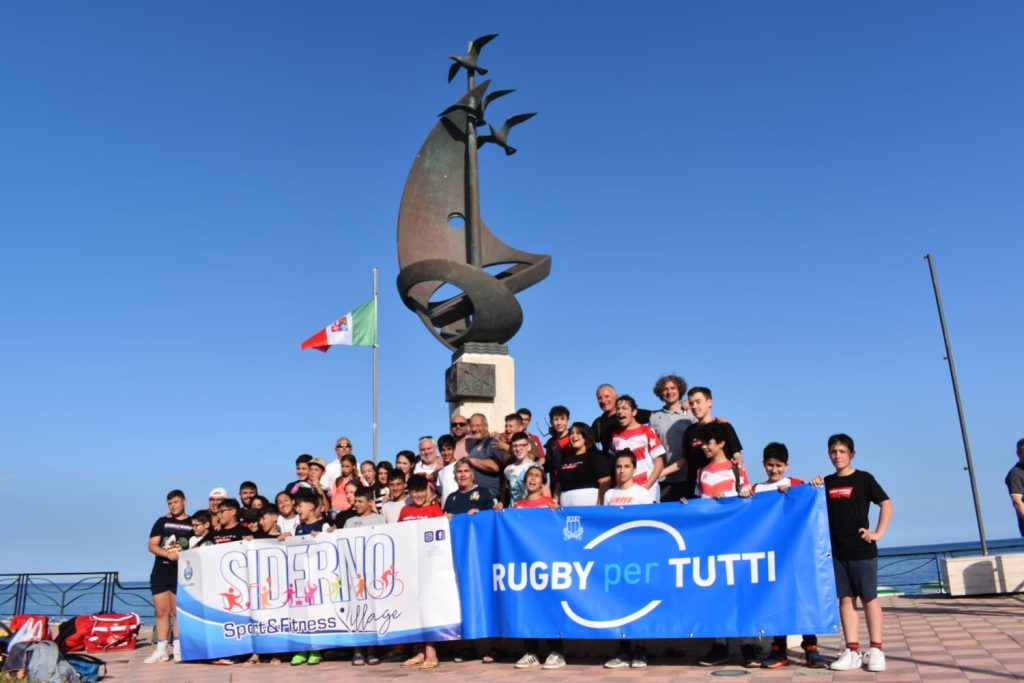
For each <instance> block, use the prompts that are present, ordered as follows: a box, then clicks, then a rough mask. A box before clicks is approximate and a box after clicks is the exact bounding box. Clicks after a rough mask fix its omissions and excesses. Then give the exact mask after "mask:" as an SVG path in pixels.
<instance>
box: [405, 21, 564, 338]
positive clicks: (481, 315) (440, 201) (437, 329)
mask: <svg viewBox="0 0 1024 683" xmlns="http://www.w3.org/2000/svg"><path fill="white" fill-rule="evenodd" d="M494 37H495V36H494V35H491V36H483V37H481V38H477V39H476V40H474V41H473V42H472V43H470V49H469V53H468V54H467V55H465V56H462V57H456V56H453V57H451V59H452V60H453V62H454V63H453V64H452V66H451V71H450V72H449V79H448V80H449V81H450V80H451V79H452V78H454V76H455V75H456V74H457V73H458V71H459V70H461V69H465V70H466V72H467V75H468V78H467V80H468V86H467V92H466V94H465V95H464V96H463V97H462V98H460V99H459V100H458V102H456V103H455V104H453V105H452V106H451V107H449V108H448V109H446V110H445V111H444V112H443V113H442V114H441V117H440V119H439V121H438V122H437V124H436V125H435V126H434V128H433V130H431V131H430V134H429V135H428V136H427V139H426V141H425V142H424V143H423V146H422V147H421V148H420V151H419V154H417V155H416V160H415V161H414V162H413V165H412V170H410V171H409V177H408V179H407V180H406V183H405V191H404V192H403V193H402V204H401V207H400V209H399V213H398V264H399V267H400V268H401V271H400V272H399V274H398V292H399V294H400V295H401V297H402V301H404V302H405V305H406V306H408V307H409V308H410V309H411V310H412V311H413V312H415V313H416V314H417V315H418V316H419V317H420V319H421V320H422V321H423V324H424V325H425V326H426V327H427V329H428V330H430V332H431V334H433V335H434V336H435V337H436V338H437V339H438V340H439V341H440V342H441V343H442V344H444V345H445V346H447V347H448V348H449V349H452V350H456V349H458V348H459V347H461V346H462V345H464V344H465V343H467V342H490V343H497V344H504V343H505V342H507V341H508V340H509V339H511V338H512V336H513V335H515V333H516V332H517V331H518V330H519V327H520V326H521V325H522V323H523V311H522V308H520V306H519V302H518V301H516V298H515V294H516V292H520V291H522V290H524V289H526V288H527V287H529V286H530V285H533V284H536V283H537V282H539V281H541V280H543V279H544V278H545V277H547V275H548V273H549V272H550V271H551V257H550V256H546V255H541V254H529V253H527V252H524V251H520V250H518V249H515V248H513V247H511V246H509V245H507V244H505V243H504V242H502V241H501V240H499V239H498V238H497V237H495V236H494V234H492V233H491V231H490V230H489V229H488V228H487V225H486V224H485V223H484V222H483V219H482V218H481V217H480V202H479V196H480V192H479V178H478V174H477V163H476V158H477V148H478V146H480V145H483V144H485V143H487V142H492V143H494V144H495V146H499V147H501V148H503V149H504V150H505V154H506V155H510V154H514V153H515V151H516V150H515V148H514V147H510V146H509V145H508V134H509V130H510V129H511V128H512V127H513V126H515V125H517V124H519V123H521V122H522V121H525V120H526V119H528V118H530V117H531V116H533V114H519V115H517V116H512V117H510V118H509V119H508V120H506V121H505V124H504V125H503V126H502V127H501V128H495V127H494V126H493V125H492V126H491V131H490V135H485V136H480V137H478V136H477V130H476V129H477V126H478V125H485V124H484V117H485V114H486V109H487V107H488V106H489V105H490V103H491V102H492V101H493V100H495V99H497V98H498V97H501V96H503V95H507V94H508V93H509V92H512V91H510V90H504V91H502V90H499V91H495V92H493V93H491V95H490V96H487V95H486V92H487V88H488V86H489V85H490V81H484V82H483V83H480V84H479V85H476V84H475V75H476V74H477V73H486V70H485V69H482V68H480V66H479V65H478V64H477V60H478V57H479V54H480V48H481V47H483V45H485V44H486V43H488V42H490V40H492V39H493V38H494ZM486 269H490V271H488V270H486ZM495 270H497V272H495ZM446 284H447V285H452V286H453V287H454V288H455V289H457V290H459V292H458V293H457V294H453V295H451V296H448V297H446V298H442V299H440V300H436V301H433V300H431V297H433V296H434V295H435V293H437V292H438V290H439V289H441V287H443V286H444V285H446Z"/></svg>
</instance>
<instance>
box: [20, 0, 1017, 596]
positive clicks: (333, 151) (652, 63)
mask: <svg viewBox="0 0 1024 683" xmlns="http://www.w3.org/2000/svg"><path fill="white" fill-rule="evenodd" d="M583 8H585V11H581V10H583ZM492 32H498V33H500V34H501V37H500V38H499V39H497V40H496V41H494V42H492V43H491V44H490V45H488V46H487V47H486V48H485V50H484V53H483V58H482V61H481V63H482V64H484V65H485V66H487V67H488V68H490V69H491V73H490V74H488V76H489V77H493V79H494V85H493V86H492V88H499V87H501V88H509V87H511V88H517V89H518V92H517V93H515V94H514V95H512V96H509V97H506V98H504V99H502V100H500V101H498V102H496V103H495V105H494V107H493V110H492V117H493V118H495V119H498V120H500V119H501V118H502V117H504V116H508V115H511V114H515V113H520V112H529V111H537V112H539V114H538V116H536V117H535V118H534V119H532V120H531V121H529V122H527V123H526V124H523V125H522V126H520V127H518V128H516V129H515V131H514V133H513V139H512V142H513V144H514V145H515V146H516V147H518V148H519V153H518V154H517V155H516V156H514V157H510V158H506V157H505V156H504V155H503V154H501V152H500V150H498V149H496V148H494V147H492V146H488V147H485V148H484V149H483V150H481V154H480V165H481V169H480V173H481V184H482V191H481V192H482V213H483V216H484V218H485V220H486V221H487V223H488V224H489V226H490V227H491V229H492V230H493V231H494V232H495V233H496V234H497V235H498V237H499V238H501V239H503V240H505V241H506V242H508V243H510V244H512V245H513V246H515V247H517V248H519V249H523V250H526V251H531V252H536V253H546V254H551V255H552V259H553V266H552V272H551V276H550V277H549V278H548V279H547V280H545V281H543V282H542V283H540V284H539V285H537V286H535V287H533V288H531V289H530V290H528V291H527V292H525V293H524V294H522V295H521V296H520V300H521V302H522V304H523V308H524V311H525V324H524V325H523V328H522V330H521V331H520V332H519V334H518V335H517V336H516V337H515V338H514V339H513V340H512V342H511V344H510V348H511V352H512V355H513V356H514V357H515V361H516V368H517V399H516V400H517V403H518V404H520V405H524V406H529V407H530V408H532V409H533V410H534V412H535V413H537V414H539V415H545V414H546V413H547V409H548V408H549V407H550V406H551V405H553V404H555V403H564V404H566V405H568V406H569V408H570V409H571V410H572V413H573V417H578V418H582V419H584V420H585V421H587V422H589V421H590V420H592V419H593V418H594V417H595V416H596V414H597V412H598V411H597V408H596V405H595V402H594V398H593V393H594V389H595V387H596V386H597V385H598V384H599V383H601V382H611V383H613V384H615V385H616V386H617V387H618V388H619V389H620V390H621V391H623V392H629V393H631V394H633V395H634V396H636V397H637V398H638V399H640V401H641V404H642V405H646V406H649V407H655V406H656V405H657V401H656V400H655V398H654V396H653V395H652V393H651V387H652V385H653V383H654V381H655V379H656V378H657V377H658V376H659V375H660V374H662V373H665V372H676V373H680V374H682V375H683V376H684V377H685V378H686V380H687V381H688V382H689V383H690V384H691V385H694V384H704V385H708V386H710V387H712V389H713V390H714V393H715V410H716V412H717V413H718V414H721V415H725V416H727V417H728V418H729V419H730V420H731V421H732V423H733V424H734V425H735V427H736V428H737V431H738V433H739V436H740V438H741V440H742V441H743V443H744V446H745V448H744V450H745V452H746V454H747V458H748V461H750V462H752V463H754V464H755V467H754V469H753V472H754V473H755V474H758V473H759V466H758V465H757V463H758V462H759V461H760V451H761V448H762V447H763V446H764V444H765V443H766V442H768V441H771V440H782V441H785V442H786V443H787V444H789V446H790V450H791V453H792V462H793V464H792V468H791V473H793V474H795V475H797V476H804V477H807V476H811V475H814V474H819V473H826V472H827V471H828V466H829V463H828V459H827V456H826V452H825V451H826V449H825V441H826V439H827V437H828V435H829V434H831V433H833V432H837V431H845V432H848V433H850V434H851V435H853V436H854V438H855V439H856V441H857V452H858V454H857V457H856V459H855V461H854V464H855V466H858V467H860V468H862V469H865V470H868V471H870V472H872V473H873V474H875V475H876V476H877V478H878V479H879V481H880V482H881V483H882V485H883V486H884V487H885V488H886V489H887V491H888V493H889V494H890V496H891V497H892V499H893V501H894V505H895V515H894V519H893V523H892V526H891V527H890V532H889V534H888V535H887V536H886V538H885V539H884V541H883V545H889V546H896V545H910V544H918V543H933V542H942V541H962V540H971V539H975V538H977V530H976V525H975V519H974V513H973V508H972V504H971V497H970V490H969V487H968V479H967V475H966V473H965V472H964V471H963V466H964V456H963V449H962V445H961V441H960V433H959V429H958V425H957V417H956V410H955V406H954V403H953V397H952V391H951V389H950V382H949V374H948V370H947V367H946V365H945V364H944V362H943V360H942V357H943V347H942V337H941V335H940V331H939V323H938V318H937V315H936V311H935V304H934V301H933V297H932V290H931V283H930V280H929V277H928V269H927V265H926V263H925V261H924V260H923V258H922V257H923V255H924V254H925V253H926V252H931V253H933V254H934V255H935V258H936V263H937V267H938V274H939V277H940V283H941V287H942V294H943V296H944V302H945V306H946V313H947V317H948V322H949V325H950V330H951V336H952V342H953V345H954V352H955V354H956V361H957V363H958V370H959V373H960V382H961V390H962V394H963V399H964V402H965V405H966V410H967V420H968V426H969V429H970V436H971V441H972V446H973V450H974V457H975V464H976V468H977V473H978V477H979V480H980V490H981V497H982V501H983V508H984V513H985V520H986V524H987V527H988V532H989V536H990V537H992V538H1003V537H1010V536H1014V535H1016V526H1015V524H1014V517H1013V511H1012V509H1011V508H1010V505H1009V500H1008V497H1007V495H1006V492H1005V489H1004V487H1003V484H1002V481H1003V477H1004V475H1005V474H1006V471H1007V470H1008V469H1009V468H1010V467H1011V466H1012V464H1013V463H1014V462H1015V456H1014V453H1013V448H1014V443H1015V441H1016V440H1017V439H1018V438H1020V437H1024V424H1022V422H1021V409H1022V408H1024V401H1022V398H1021V386H1022V384H1024V381H1022V380H1024V370H1022V362H1021V360H1022V359H1021V340H1022V338H1024V322H1022V317H1021V307H1022V306H1021V305H1022V301H1024V285H1022V280H1021V277H1020V273H1021V267H1020V255H1021V252H1022V247H1024V231H1022V229H1021V228H1022V225H1021V224H1022V216H1024V192H1022V187H1024V173H1022V170H1024V169H1022V164H1024V161H1022V160H1024V134H1022V124H1021V122H1022V121H1024V90H1022V89H1021V87H1020V74H1021V73H1022V72H1024V42H1022V41H1021V38H1020V37H1021V35H1022V32H1024V6H1022V5H1021V4H1020V3H1017V2H1009V1H1007V2H967V1H962V2H934V1H928V2H913V1H907V2H899V3H889V2H828V3H823V2H811V1H806V2H771V3H766V2H699V3H698V2H671V3H670V2H661V3H654V2H642V3H629V4H627V3H608V2H592V3H586V4H585V5H563V4H561V3H550V2H522V3H513V4H507V3H506V4H504V5H501V4H499V5H493V4H492V5H486V4H479V3H477V4H469V5H449V6H445V8H444V9H442V8H441V6H440V5H437V4H436V3H420V2H408V3H352V2H344V3H342V2H291V3H280V2H216V3H211V2H176V3H126V2H89V3H85V2H67V3H51V2H29V1H27V0H26V1H21V2H18V1H12V2H5V3H2V5H0V90H2V96H0V230H2V234H3V241H2V244H3V248H2V250H0V292H2V294H0V321H2V322H0V325H2V328H0V329H2V334H0V463H2V471H0V500H2V501H3V506H4V509H5V511H6V514H5V516H6V519H7V524H6V525H5V527H6V532H5V543H4V552H3V560H2V562H0V572H4V571H6V572H11V571H58V570H66V571H70V570H108V569H110V570H120V571H121V572H122V574H123V575H125V576H127V577H128V578H145V577H146V576H147V575H148V572H149V567H150V564H151V558H150V557H149V556H148V554H147V553H146V539H147V535H148V532H149V528H150V526H151V524H152V523H153V520H154V519H156V517H158V516H159V515H161V514H163V513H164V512H165V511H166V508H165V505H164V497H165V494H166V492H167V491H168V490H169V489H171V488H179V487H180V488H182V489H184V490H185V491H186V492H187V494H188V496H189V498H190V499H191V504H190V509H195V508H197V507H199V506H203V505H205V499H206V496H207V494H208V493H209V490H210V489H211V488H212V487H214V486H226V487H228V488H229V489H230V490H237V487H238V484H239V482H241V481H242V480H243V479H254V480H255V481H257V482H258V483H259V485H260V488H261V490H262V491H263V492H265V493H267V494H271V495H272V494H273V493H274V492H275V491H276V490H278V489H279V488H280V487H281V486H282V485H283V484H284V483H285V482H287V481H289V480H291V479H292V478H293V477H292V474H293V470H294V468H293V462H294V458H295V457H296V456H297V455H298V454H300V453H303V452H309V453H313V454H315V455H317V456H320V457H323V458H330V457H333V453H332V446H333V444H334V440H335V438H336V437H337V436H338V435H341V434H344V435H347V436H350V437H351V438H352V439H353V440H354V441H355V444H356V454H357V455H358V456H360V458H361V459H362V458H368V457H369V456H370V454H371V448H370V441H371V439H370V407H371V401H370V368H371V362H370V358H371V356H370V350H369V349H366V348H339V349H334V350H332V351H331V352H330V353H329V354H327V355H323V354H320V353H317V352H313V351H305V352H300V351H299V343H300V342H301V341H302V340H303V339H305V338H306V337H307V336H309V335H311V334H312V333H314V332H315V331H316V330H317V329H319V328H321V327H323V326H324V325H325V324H326V323H328V322H329V321H331V320H332V319H334V318H335V317H337V316H338V315H340V314H342V313H344V312H346V311H349V310H351V309H352V308H354V307H355V306H357V305H359V304H361V303H364V302H365V301H366V300H368V299H369V298H370V295H371V268H372V267H374V266H378V267H379V268H380V269H381V304H380V308H381V311H380V326H381V327H380V341H381V350H380V358H381V420H380V429H381V452H382V455H384V456H386V457H389V458H391V457H393V456H394V454H395V453H396V452H397V451H398V450H400V449H403V448H415V444H416V441H415V440H416V437H418V436H420V435H421V434H424V433H435V434H436V433H440V432H443V431H445V429H446V427H447V415H446V406H445V403H444V401H443V398H444V394H443V374H444V370H445V368H446V367H447V365H448V363H449V361H450V356H449V353H448V352H447V351H446V350H445V349H444V348H443V347H442V346H441V345H440V344H438V343H437V342H436V341H434V340H433V338H432V337H430V336H429V334H428V333H427V331H426V330H424V329H423V327H422V325H421V324H420V322H419V320H418V319H417V318H416V317H415V316H414V315H413V314H412V313H410V312H409V311H408V310H406V309H405V308H404V307H403V306H402V304H401V302H400V300H399V298H398V295H397V292H396V288H395V285H394V282H395V277H396V276H397V274H398V267H397V251H396V225H397V214H398V202H399V199H400V196H401V193H402V187H403V184H404V182H405V176H406V174H407V173H408V171H409V168H410V164H411V163H412V160H413V158H414V156H415V154H416V152H417V150H418V148H419V146H420V144H421V143H422V140H423V138H424V137H425V136H426V134H427V132H428V131H429V130H430V128H431V126H433V125H434V123H435V121H436V116H437V114H438V113H439V112H440V111H441V110H442V109H444V108H445V107H446V106H447V105H448V104H450V103H451V102H453V101H455V99H457V98H458V97H459V95H460V93H461V92H462V90H463V88H464V85H463V84H462V82H461V81H462V79H459V81H460V82H458V83H453V84H448V83H447V82H446V74H447V69H448V65H449V64H450V62H449V61H448V59H447V56H448V55H449V54H462V53H463V52H464V51H465V46H466V41H467V40H469V39H471V38H474V37H476V36H479V35H483V34H486V33H492Z"/></svg>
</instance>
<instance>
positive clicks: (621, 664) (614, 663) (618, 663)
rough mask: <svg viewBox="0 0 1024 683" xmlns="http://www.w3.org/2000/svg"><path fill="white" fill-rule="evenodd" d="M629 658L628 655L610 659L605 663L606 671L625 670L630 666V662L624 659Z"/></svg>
mask: <svg viewBox="0 0 1024 683" xmlns="http://www.w3.org/2000/svg"><path fill="white" fill-rule="evenodd" d="M627 656H628V655H619V656H618V657H613V658H611V659H609V660H608V661H607V662H605V663H604V668H606V669H624V668H626V667H628V666H629V660H628V659H624V658H625V657H627Z"/></svg>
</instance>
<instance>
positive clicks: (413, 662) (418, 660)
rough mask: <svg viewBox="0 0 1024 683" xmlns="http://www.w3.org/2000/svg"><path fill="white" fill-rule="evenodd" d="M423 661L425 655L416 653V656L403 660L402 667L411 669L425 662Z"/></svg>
mask: <svg viewBox="0 0 1024 683" xmlns="http://www.w3.org/2000/svg"><path fill="white" fill-rule="evenodd" d="M423 662H424V659H423V655H416V656H415V657H410V658H409V659H407V660H405V661H404V662H402V668H403V669H411V668H412V667H414V666H419V665H421V664H423Z"/></svg>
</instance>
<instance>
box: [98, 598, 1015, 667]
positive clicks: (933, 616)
mask: <svg viewBox="0 0 1024 683" xmlns="http://www.w3.org/2000/svg"><path fill="white" fill-rule="evenodd" d="M882 600H883V605H884V609H885V619H886V621H885V640H884V645H885V650H886V657H887V663H888V669H887V671H886V672H885V673H883V674H872V673H868V672H867V671H866V670H862V671H847V672H834V673H833V672H831V671H828V670H821V669H807V668H804V667H802V666H790V667H787V668H784V669H776V670H773V671H769V670H765V669H753V670H751V669H743V668H740V667H739V666H735V665H734V666H719V667H713V668H710V669H707V668H702V667H699V666H697V665H696V664H695V662H696V660H697V658H698V656H699V655H700V654H702V653H703V652H702V650H703V646H702V645H700V644H698V643H696V642H694V643H684V644H683V647H682V652H681V653H680V652H679V649H678V648H679V645H680V644H679V643H678V642H670V643H666V645H667V646H668V647H675V648H677V649H675V650H674V651H670V652H669V653H667V654H669V655H673V656H662V657H657V656H652V657H651V665H650V666H649V667H648V668H647V669H645V670H630V669H627V670H618V671H610V670H607V669H604V668H602V666H601V663H602V662H603V660H604V658H603V657H599V656H598V655H599V654H601V653H600V651H599V647H600V644H598V643H595V642H591V641H588V642H587V643H584V644H582V648H583V652H584V653H586V651H589V653H590V654H591V656H590V657H583V656H581V654H580V652H581V644H576V646H575V647H574V645H573V643H572V642H570V646H569V662H570V665H569V666H567V667H566V668H564V669H560V670H557V671H541V670H540V669H538V668H533V669H527V670H516V669H514V668H513V667H512V664H511V660H510V661H508V662H502V663H497V664H482V663H480V662H479V661H473V662H468V663H464V664H455V663H453V662H451V661H450V660H446V659H445V657H444V655H442V665H441V667H440V668H439V669H437V670H435V671H433V672H430V673H420V672H417V671H407V670H403V669H400V668H399V666H398V664H382V665H380V666H376V667H363V668H361V669H356V668H354V667H353V666H352V665H351V664H350V663H349V662H348V661H347V660H346V661H343V660H339V659H328V660H326V661H324V662H323V663H322V664H320V665H319V666H315V667H312V666H301V667H291V666H288V664H287V663H286V664H283V665H280V666H272V665H270V664H259V665H256V666H253V667H246V666H242V665H234V666H229V667H224V666H213V665H209V664H173V663H167V664H149V665H147V664H143V663H142V660H143V659H144V658H145V657H146V656H147V655H149V653H150V652H151V651H152V647H151V646H150V645H148V644H146V645H144V646H140V647H139V649H138V650H135V651H132V652H116V653H115V652H112V653H110V654H108V655H107V656H106V660H107V664H108V674H109V675H108V678H107V679H104V680H110V681H122V682H128V681H131V682H134V681H140V682H143V683H150V682H156V681H196V682H201V681H232V682H234V681H238V682H239V683H241V682H244V681H288V680H295V681H327V680H331V681H336V680H351V679H353V678H355V677H357V676H359V677H362V678H366V679H381V680H391V679H408V680H410V681H413V680H415V679H424V678H438V677H440V678H444V679H449V678H451V677H455V676H458V677H460V678H464V679H483V678H486V679H488V681H489V683H501V682H502V681H516V682H526V681H530V682H532V681H541V680H548V681H551V680H571V681H579V682H580V683H584V682H585V683H595V682H596V681H600V682H604V683H620V682H621V683H627V682H629V681H633V680H637V679H640V678H642V679H643V680H644V681H656V682H661V681H665V682H668V681H675V680H694V679H704V680H707V681H709V682H710V681H714V680H722V679H723V678H724V677H725V676H727V675H730V674H731V675H735V676H738V677H741V678H744V679H746V680H754V679H758V680H792V681H801V682H806V683H817V682H818V681H822V682H824V681H851V680H874V679H877V680H881V681H894V682H895V681H981V680H988V681H1015V680H1024V596H1002V597H991V598H958V599H951V598H942V597H934V596H928V597H887V598H882ZM862 631H863V622H862ZM861 642H863V643H866V642H867V634H866V633H862V636H861ZM651 645H653V642H652V643H651ZM764 646H765V647H767V641H765V642H764ZM839 646H840V639H839V637H838V636H828V637H824V638H822V639H821V649H822V652H823V654H825V655H826V656H827V657H833V656H834V655H835V654H836V653H837V651H838V649H839ZM652 649H653V648H652ZM574 651H575V652H576V654H575V655H574ZM790 652H791V654H793V655H798V654H799V651H797V652H793V650H791V651H790ZM680 654H681V655H682V656H680ZM720 677H722V678H720Z"/></svg>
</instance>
